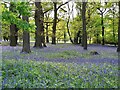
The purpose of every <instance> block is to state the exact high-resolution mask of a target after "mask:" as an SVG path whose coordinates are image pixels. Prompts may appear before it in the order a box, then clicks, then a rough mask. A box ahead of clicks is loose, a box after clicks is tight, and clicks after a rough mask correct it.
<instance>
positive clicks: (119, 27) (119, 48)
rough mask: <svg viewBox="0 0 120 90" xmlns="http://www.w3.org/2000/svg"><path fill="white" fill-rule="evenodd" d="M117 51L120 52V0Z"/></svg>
mask: <svg viewBox="0 0 120 90" xmlns="http://www.w3.org/2000/svg"><path fill="white" fill-rule="evenodd" d="M117 52H120V1H119V23H118V48H117Z"/></svg>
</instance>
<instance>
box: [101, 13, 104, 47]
mask: <svg viewBox="0 0 120 90" xmlns="http://www.w3.org/2000/svg"><path fill="white" fill-rule="evenodd" d="M101 25H102V45H105V39H104V33H105V31H104V28H105V27H104V23H103V13H102V14H101Z"/></svg>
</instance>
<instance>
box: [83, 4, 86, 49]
mask: <svg viewBox="0 0 120 90" xmlns="http://www.w3.org/2000/svg"><path fill="white" fill-rule="evenodd" d="M86 4H87V3H86V2H83V4H82V24H83V25H82V26H83V47H84V50H87V32H86Z"/></svg>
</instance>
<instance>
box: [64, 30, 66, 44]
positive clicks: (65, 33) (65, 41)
mask: <svg viewBox="0 0 120 90" xmlns="http://www.w3.org/2000/svg"><path fill="white" fill-rule="evenodd" d="M64 43H66V31H65V30H64Z"/></svg>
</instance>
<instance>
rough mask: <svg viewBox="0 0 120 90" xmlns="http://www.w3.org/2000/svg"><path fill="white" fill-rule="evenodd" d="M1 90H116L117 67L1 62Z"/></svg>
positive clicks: (25, 61) (83, 64) (22, 61)
mask: <svg viewBox="0 0 120 90" xmlns="http://www.w3.org/2000/svg"><path fill="white" fill-rule="evenodd" d="M2 80H3V81H2V82H3V87H2V88H15V87H16V88H47V87H48V88H70V87H73V88H117V87H118V86H117V85H118V66H115V65H111V64H106V63H104V64H90V63H82V64H80V65H78V64H74V63H69V64H66V63H54V62H35V61H30V60H29V61H27V60H18V61H16V60H3V66H2Z"/></svg>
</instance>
